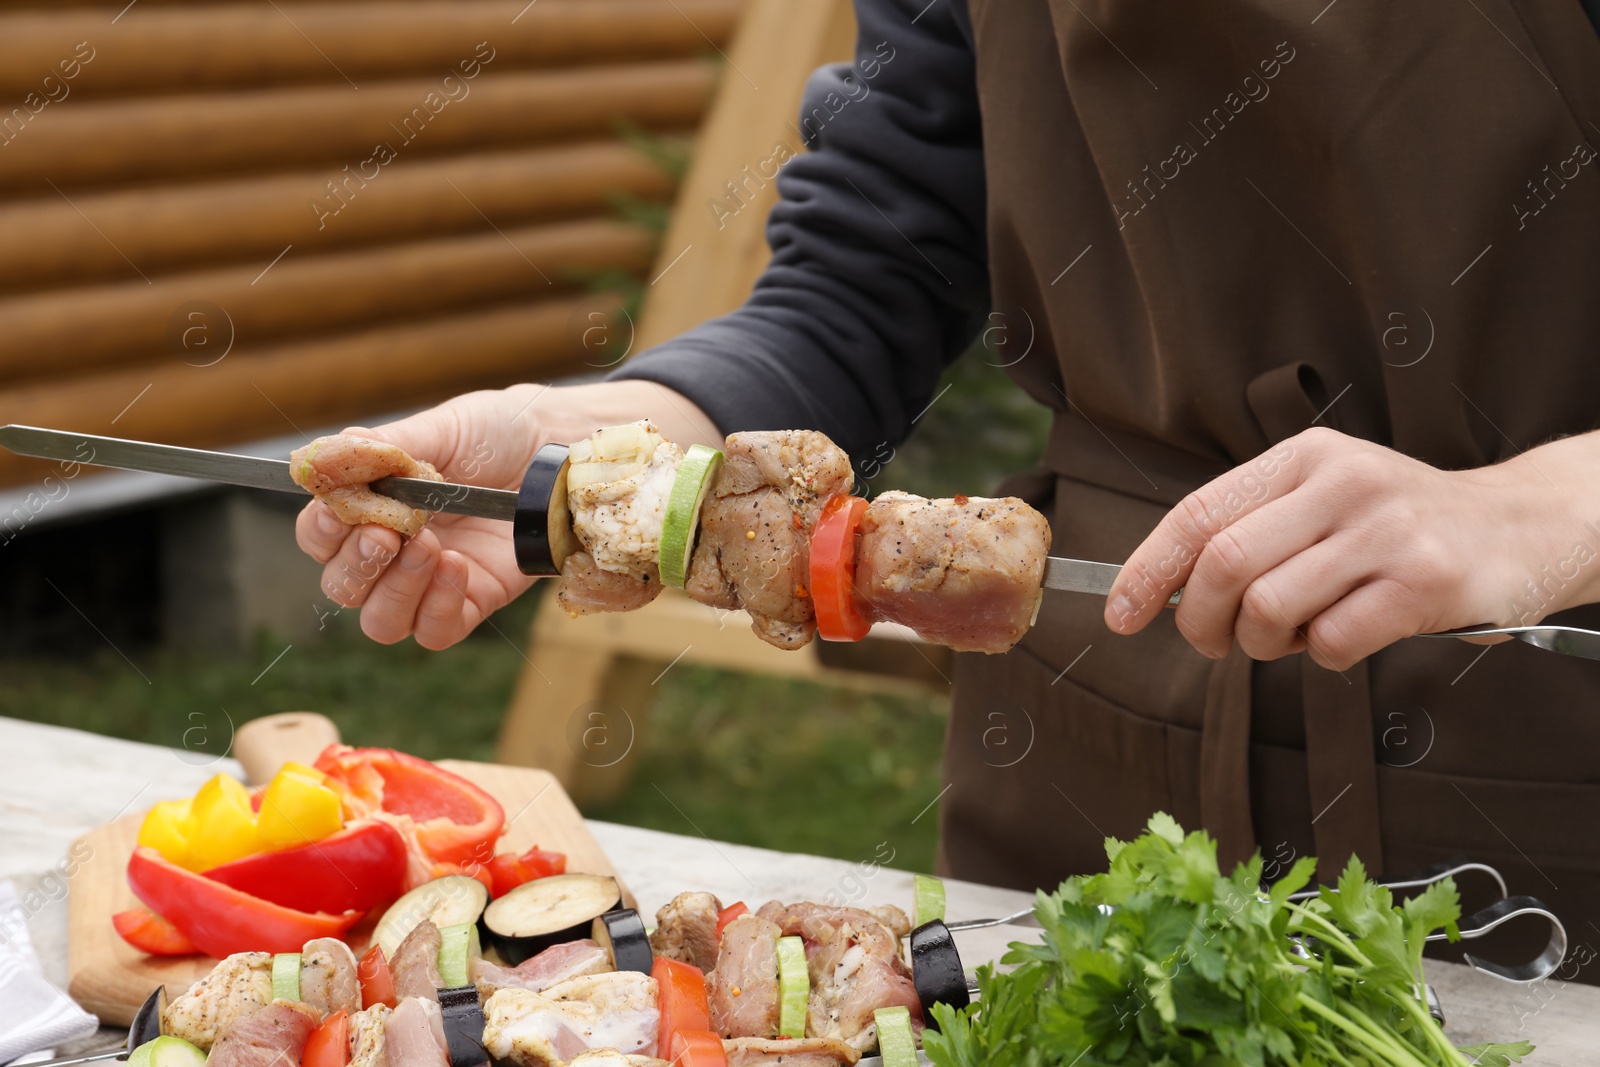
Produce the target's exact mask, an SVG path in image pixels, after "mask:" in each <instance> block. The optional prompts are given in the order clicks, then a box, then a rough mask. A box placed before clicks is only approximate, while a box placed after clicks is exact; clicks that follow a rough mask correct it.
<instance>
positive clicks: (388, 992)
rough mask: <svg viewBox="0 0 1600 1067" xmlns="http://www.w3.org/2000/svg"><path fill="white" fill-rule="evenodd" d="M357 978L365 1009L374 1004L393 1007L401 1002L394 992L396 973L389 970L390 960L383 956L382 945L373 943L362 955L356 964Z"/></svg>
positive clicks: (362, 1006)
mask: <svg viewBox="0 0 1600 1067" xmlns="http://www.w3.org/2000/svg"><path fill="white" fill-rule="evenodd" d="M356 980H357V981H358V982H360V983H361V1008H362V1010H363V1011H364V1010H366V1009H367V1008H370V1007H372V1006H373V1005H374V1004H386V1005H388V1006H389V1007H391V1008H392V1007H394V1006H395V1005H396V1004H398V1003H399V999H398V998H397V997H396V996H395V993H394V974H393V972H391V971H390V970H389V961H388V960H386V959H384V958H383V949H382V948H381V947H379V946H377V945H373V946H372V947H371V948H369V949H368V950H367V954H366V955H365V956H362V957H361V962H360V963H358V964H356Z"/></svg>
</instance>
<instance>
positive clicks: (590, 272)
mask: <svg viewBox="0 0 1600 1067" xmlns="http://www.w3.org/2000/svg"><path fill="white" fill-rule="evenodd" d="M655 246H656V235H655V234H653V233H651V232H649V231H648V230H645V229H643V228H641V227H638V226H634V225H631V224H628V223H624V222H619V221H616V220H612V219H584V220H577V221H573V222H559V223H553V224H550V225H545V226H533V227H525V228H520V229H507V230H505V231H504V232H503V233H496V232H495V231H493V230H490V231H487V232H484V233H479V234H472V235H469V236H465V237H447V238H441V239H435V240H428V241H412V242H406V243H403V244H395V245H384V246H382V247H379V248H373V249H362V250H360V251H355V252H341V253H335V254H324V255H316V256H307V257H305V258H303V259H298V258H295V257H293V256H287V257H285V258H284V259H283V261H282V262H280V263H279V264H278V265H277V266H275V267H273V268H272V269H271V270H270V271H268V272H267V274H266V275H264V276H260V277H258V275H259V274H260V267H259V266H257V265H256V264H250V265H248V266H245V267H227V268H222V269H219V270H208V271H195V272H192V273H186V274H179V275H172V276H168V277H159V278H157V279H155V281H154V283H153V284H150V285H146V284H145V283H144V282H142V281H138V280H134V281H133V282H121V283H115V284H110V285H96V286H84V287H80V288H74V289H58V290H52V291H50V292H44V293H32V294H28V295H26V296H20V297H13V298H11V299H9V300H3V299H0V382H5V381H12V382H16V381H22V380H25V379H30V378H31V379H38V378H41V377H48V378H52V379H54V378H63V377H67V376H69V375H73V374H79V373H82V372H84V371H89V370H96V369H102V368H107V367H116V366H121V365H126V364H131V363H147V364H148V363H160V364H166V363H171V362H172V361H173V360H182V361H185V362H188V363H191V364H195V365H199V364H204V363H209V362H212V361H214V360H218V359H222V358H224V355H225V353H226V352H227V351H228V349H230V348H231V347H232V346H233V345H234V344H235V343H238V344H239V345H240V346H241V347H260V346H261V345H263V344H266V343H270V342H273V341H276V340H278V339H280V338H283V337H286V336H293V335H306V334H310V333H313V332H317V331H330V330H339V329H350V328H355V327H358V326H361V325H365V324H368V323H374V322H381V321H385V320H389V319H393V318H399V317H416V316H420V315H435V314H445V313H448V312H450V311H453V310H458V309H461V308H465V307H471V306H481V305H484V304H494V303H498V302H500V301H504V300H511V299H515V298H518V297H522V298H538V299H542V298H544V297H546V296H548V295H551V294H555V293H560V292H564V291H570V290H572V289H574V288H579V287H582V285H584V284H585V281H586V279H592V278H593V277H595V276H597V275H598V273H599V272H601V271H623V272H627V273H630V274H638V273H641V272H643V271H644V270H645V268H646V267H648V266H649V265H650V258H651V256H652V255H653V254H654V252H655ZM41 352H48V353H50V358H49V360H48V361H41V360H40V358H39V355H40V353H41Z"/></svg>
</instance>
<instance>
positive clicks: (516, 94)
mask: <svg viewBox="0 0 1600 1067" xmlns="http://www.w3.org/2000/svg"><path fill="white" fill-rule="evenodd" d="M744 3H745V0H533V2H531V3H530V2H529V0H453V2H449V3H444V2H437V0H343V2H318V0H235V2H231V3H217V2H210V3H207V2H194V0H134V2H133V3H131V4H128V3H126V0H110V2H103V0H49V2H47V0H0V423H6V422H23V423H31V424H34V425H45V426H56V427H62V428H67V429H76V430H83V431H85V432H91V433H110V434H115V435H117V436H126V437H134V438H143V439H148V440H160V441H167V442H172V443H176V444H189V445H195V446H201V447H204V446H216V445H225V444H227V443H230V442H240V441H245V440H249V439H251V438H258V437H266V436H276V435H279V434H285V433H292V432H294V428H295V427H312V426H322V425H327V424H330V423H337V422H341V421H361V420H362V419H363V418H364V417H366V416H371V415H375V414H379V413H381V412H383V411H386V410H393V409H395V408H397V407H400V406H404V405H408V404H421V403H428V402H432V401H436V400H440V399H443V398H445V397H447V396H451V395H454V394H455V393H457V392H461V391H463V390H467V389H473V388H482V387H490V386H495V385H502V384H507V383H510V382H513V381H525V380H532V379H538V378H544V377H550V376H553V375H558V374H561V373H566V372H572V371H581V370H583V369H584V360H583V350H582V348H581V346H580V345H579V344H578V342H577V340H576V339H577V338H578V337H581V335H582V331H581V330H574V329H573V328H572V323H573V322H574V321H582V322H586V321H587V320H586V319H582V318H578V316H581V315H582V314H583V312H584V310H585V309H587V308H590V307H592V306H593V305H594V303H595V299H596V298H595V297H594V295H593V293H592V290H593V288H594V286H595V285H596V280H597V279H604V278H615V277H619V276H634V277H642V276H644V275H645V273H646V271H647V270H648V269H649V268H650V266H651V263H652V260H653V257H654V256H655V255H656V253H657V245H658V242H659V235H658V234H655V233H653V232H650V231H649V230H647V229H645V228H642V227H640V226H638V225H635V224H632V223H629V222H626V221H624V220H623V217H622V213H621V211H620V210H619V207H618V205H619V203H621V202H625V201H627V200H634V201H644V202H658V203H664V202H667V201H669V200H670V199H671V198H672V196H673V194H674V180H673V177H672V176H671V175H670V174H669V173H668V172H667V171H666V170H665V169H663V167H662V166H661V165H660V164H659V163H658V162H657V161H655V160H654V159H652V158H651V157H650V155H649V154H648V153H646V152H644V151H642V150H641V149H640V147H639V146H638V145H637V144H636V143H635V142H636V140H637V135H636V134H635V133H633V132H632V131H643V135H644V136H645V137H668V138H689V137H692V136H694V134H695V133H696V131H697V130H698V129H699V127H700V124H701V122H702V120H703V118H704V116H705V113H706V110H707V108H708V106H709V104H710V101H711V99H712V94H713V91H714V89H715V87H716V85H717V82H718V79H719V78H720V77H721V76H722V66H723V61H724V57H723V55H722V50H723V48H724V46H725V45H726V44H727V42H728V41H729V39H730V38H731V37H732V34H733V31H734V29H735V27H736V25H737V24H738V21H739V19H740V16H741V13H742V10H743V7H744ZM42 470H44V468H42V467H41V466H39V465H36V464H32V463H30V462H29V461H25V460H20V459H17V458H16V457H13V456H11V455H10V454H9V453H5V452H4V451H0V487H3V486H16V485H25V484H26V483H28V482H29V481H30V480H31V479H33V478H35V477H38V476H39V474H40V473H41V471H42Z"/></svg>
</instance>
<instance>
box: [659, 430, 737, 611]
mask: <svg viewBox="0 0 1600 1067" xmlns="http://www.w3.org/2000/svg"><path fill="white" fill-rule="evenodd" d="M721 469H722V453H721V452H719V451H717V450H716V449H715V448H707V447H706V446H705V445H690V446H689V451H687V452H685V453H684V456H683V462H682V463H680V464H679V465H678V473H677V476H676V477H674V478H673V480H672V492H671V493H670V494H668V496H667V513H666V515H665V516H664V517H663V518H662V520H661V550H660V553H659V558H658V562H659V564H660V568H661V583H662V584H663V585H670V586H673V587H675V588H678V589H682V588H683V585H684V582H685V581H686V580H687V578H688V575H689V557H690V556H692V555H693V554H694V539H695V534H696V533H697V532H699V530H700V507H701V505H703V504H704V503H705V502H706V494H707V493H709V492H710V491H711V485H712V483H713V482H715V481H716V480H717V472H718V471H719V470H721Z"/></svg>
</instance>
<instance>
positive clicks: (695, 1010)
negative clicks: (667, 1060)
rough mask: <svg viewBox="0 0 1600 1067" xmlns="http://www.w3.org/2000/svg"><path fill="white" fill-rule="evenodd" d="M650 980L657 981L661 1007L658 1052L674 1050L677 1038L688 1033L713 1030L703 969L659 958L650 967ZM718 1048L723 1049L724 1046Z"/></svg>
mask: <svg viewBox="0 0 1600 1067" xmlns="http://www.w3.org/2000/svg"><path fill="white" fill-rule="evenodd" d="M650 977H651V978H654V979H655V980H656V998H657V1004H658V1005H659V1007H660V1009H661V1029H660V1032H659V1034H658V1035H657V1038H656V1048H657V1049H670V1048H671V1047H672V1040H673V1037H674V1035H676V1034H679V1033H682V1032H684V1031H690V1032H692V1031H698V1030H710V1029H711V1008H710V1007H709V1005H708V1003H707V998H706V976H705V974H704V973H703V972H702V971H701V970H700V968H698V967H696V966H695V965H694V964H692V963H684V962H683V961H682V960H671V959H668V958H667V957H665V956H657V957H656V958H655V961H654V962H653V963H652V964H651V965H650ZM717 1047H718V1048H719V1049H720V1048H721V1047H722V1045H721V1042H718V1044H717Z"/></svg>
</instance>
